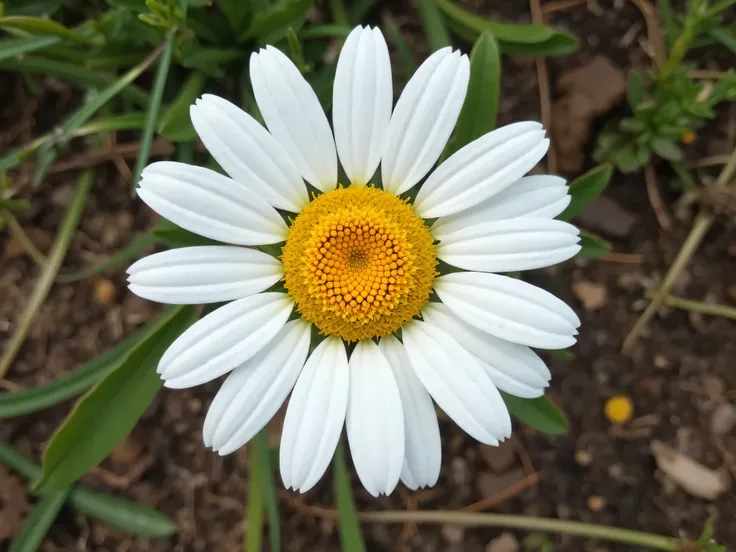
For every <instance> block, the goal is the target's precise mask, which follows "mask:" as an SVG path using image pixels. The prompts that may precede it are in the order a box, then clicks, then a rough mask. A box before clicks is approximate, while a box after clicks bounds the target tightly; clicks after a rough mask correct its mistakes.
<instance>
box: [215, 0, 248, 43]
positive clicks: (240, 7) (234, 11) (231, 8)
mask: <svg viewBox="0 0 736 552" xmlns="http://www.w3.org/2000/svg"><path fill="white" fill-rule="evenodd" d="M251 4H252V2H243V0H220V2H219V6H220V9H221V10H222V13H224V14H225V17H226V18H227V20H228V22H229V23H230V27H231V28H232V30H233V32H234V33H235V36H240V35H241V34H242V33H243V32H244V31H245V30H246V25H247V24H248V12H249V11H250V8H251Z"/></svg>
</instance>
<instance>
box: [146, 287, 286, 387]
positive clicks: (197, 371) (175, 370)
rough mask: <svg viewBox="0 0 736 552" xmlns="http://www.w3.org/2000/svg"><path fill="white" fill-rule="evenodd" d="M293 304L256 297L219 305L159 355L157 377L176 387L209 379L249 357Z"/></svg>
mask: <svg viewBox="0 0 736 552" xmlns="http://www.w3.org/2000/svg"><path fill="white" fill-rule="evenodd" d="M293 308H294V302H293V301H292V300H291V298H290V297H289V296H288V295H286V294H285V293H259V294H258V295H251V296H250V297H245V298H244V299H238V300H237V301H233V302H232V303H228V304H227V305H225V306H223V307H220V308H219V309H217V310H216V311H214V312H211V313H210V314H208V315H207V316H205V317H204V318H202V319H201V320H199V321H197V322H196V323H195V324H194V325H192V326H190V327H189V328H188V329H187V330H186V331H185V332H184V333H183V334H181V335H180V336H179V337H178V338H177V340H176V341H174V343H172V344H171V346H170V347H169V348H168V350H167V351H166V352H165V353H164V355H163V356H162V357H161V360H160V362H159V363H158V373H159V374H161V378H162V379H163V380H165V383H164V385H165V386H166V387H171V388H174V389H181V388H184V387H192V386H194V385H199V384H201V383H206V382H208V381H212V380H213V379H215V378H218V377H220V376H221V375H223V374H226V373H228V372H229V371H230V370H232V369H233V368H235V367H236V366H238V365H240V364H242V363H243V362H245V361H247V360H248V359H249V358H251V357H253V356H254V355H255V354H256V353H258V351H260V350H261V349H262V348H263V347H265V346H266V345H267V344H268V342H269V341H270V340H271V339H273V337H274V336H275V335H276V334H277V333H278V332H279V330H281V328H282V327H283V326H284V324H286V320H287V319H288V318H289V314H291V310H292V309H293Z"/></svg>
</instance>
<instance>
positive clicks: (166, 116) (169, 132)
mask: <svg viewBox="0 0 736 552" xmlns="http://www.w3.org/2000/svg"><path fill="white" fill-rule="evenodd" d="M206 82H207V77H206V76H205V75H204V73H200V72H198V71H192V72H191V73H190V74H189V76H188V77H187V80H186V81H184V84H183V85H182V87H181V89H180V90H179V93H178V94H177V95H176V97H175V98H174V99H173V100H172V102H171V103H170V104H169V106H168V107H167V108H166V110H165V111H164V113H163V115H162V116H161V120H160V121H159V125H158V133H159V134H160V135H161V136H163V137H164V138H166V139H167V140H171V141H172V142H190V141H192V140H194V139H195V138H196V137H197V131H195V130H194V125H192V120H191V119H190V117H189V108H190V107H191V105H192V104H193V103H194V101H195V100H196V99H197V98H198V97H199V96H200V94H201V93H202V90H204V85H205V83H206Z"/></svg>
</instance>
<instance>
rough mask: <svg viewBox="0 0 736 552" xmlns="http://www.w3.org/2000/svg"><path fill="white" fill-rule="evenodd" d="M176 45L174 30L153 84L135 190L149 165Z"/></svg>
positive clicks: (134, 182) (168, 40)
mask: <svg viewBox="0 0 736 552" xmlns="http://www.w3.org/2000/svg"><path fill="white" fill-rule="evenodd" d="M175 45H176V33H175V32H174V30H171V31H169V34H168V36H167V37H166V45H165V46H164V51H163V53H162V55H161V58H160V59H159V61H158V67H157V68H156V79H155V80H154V82H153V91H152V92H151V102H150V103H149V104H148V111H147V113H146V125H145V126H144V127H143V134H142V136H141V141H140V149H139V150H138V157H137V158H136V160H135V168H134V169H133V189H135V187H136V186H137V185H138V181H139V180H140V178H141V172H143V169H144V168H145V166H146V165H147V164H148V156H149V155H150V154H151V144H152V143H153V134H154V133H155V132H156V121H158V112H159V110H160V109H161V101H162V100H163V97H164V88H166V78H167V77H168V76H169V69H170V68H171V59H172V57H173V53H174V46H175Z"/></svg>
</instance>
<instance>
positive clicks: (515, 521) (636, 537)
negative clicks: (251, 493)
mask: <svg viewBox="0 0 736 552" xmlns="http://www.w3.org/2000/svg"><path fill="white" fill-rule="evenodd" d="M358 519H359V520H361V521H371V522H383V523H406V522H410V523H451V524H455V525H467V526H484V527H504V528H507V529H522V530H529V531H544V532H547V533H564V534H567V535H575V536H578V537H589V538H594V539H603V540H608V541H615V542H622V543H626V544H633V545H638V546H645V547H647V548H653V549H655V550H678V549H679V548H678V547H680V546H681V545H682V544H683V543H682V541H680V540H679V539H675V538H673V537H667V536H664V535H653V534H651V533H643V532H641V531H632V530H630V529H619V528H617V527H607V526H605V525H595V524H592V523H583V522H580V521H564V520H559V519H546V518H538V517H530V516H514V515H506V514H487V513H472V512H443V511H431V512H430V511H421V510H419V511H386V512H362V513H359V514H358Z"/></svg>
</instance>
